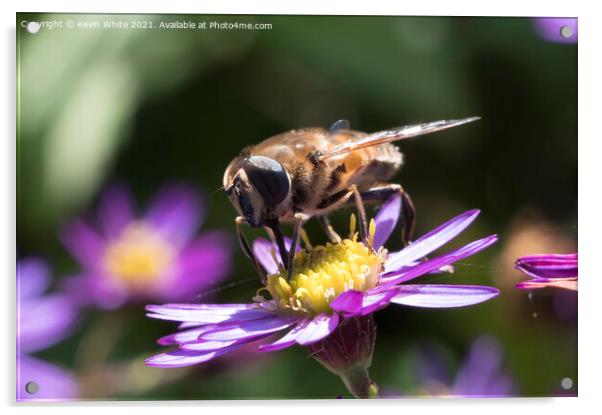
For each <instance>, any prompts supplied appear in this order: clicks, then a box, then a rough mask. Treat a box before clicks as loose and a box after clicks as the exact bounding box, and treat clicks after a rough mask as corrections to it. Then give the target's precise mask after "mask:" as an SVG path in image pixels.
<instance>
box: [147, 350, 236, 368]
mask: <svg viewBox="0 0 602 415" xmlns="http://www.w3.org/2000/svg"><path fill="white" fill-rule="evenodd" d="M240 347H241V345H238V344H236V345H233V346H230V347H224V348H223V349H219V350H213V351H210V352H194V351H190V350H182V349H178V350H172V351H170V352H167V353H161V354H159V355H156V356H152V357H149V358H148V359H146V360H145V361H144V362H145V363H146V364H147V365H148V366H155V367H183V366H191V365H196V364H198V363H204V362H208V361H209V360H211V359H213V358H216V357H218V356H221V355H223V354H225V353H228V352H231V351H233V350H236V349H238V348H240Z"/></svg>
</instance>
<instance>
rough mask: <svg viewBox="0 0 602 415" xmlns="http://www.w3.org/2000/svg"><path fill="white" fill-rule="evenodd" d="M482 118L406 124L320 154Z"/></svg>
mask: <svg viewBox="0 0 602 415" xmlns="http://www.w3.org/2000/svg"><path fill="white" fill-rule="evenodd" d="M479 119H481V117H469V118H462V119H459V120H442V121H433V122H427V123H423V124H415V125H406V126H404V127H398V128H393V129H391V130H385V131H379V132H376V133H373V134H369V135H367V136H365V137H362V138H360V139H358V140H350V141H347V142H345V143H343V144H339V145H337V146H334V147H333V148H331V149H330V150H328V151H327V152H325V153H323V154H322V155H321V156H320V159H322V160H324V159H328V158H330V157H335V156H338V155H341V154H345V153H349V152H350V151H354V150H358V149H360V148H366V147H372V146H376V145H379V144H384V143H391V142H393V141H398V140H403V139H406V138H410V137H416V136H419V135H425V134H431V133H434V132H437V131H441V130H446V129H448V128H452V127H457V126H459V125H462V124H466V123H469V122H473V121H476V120H479Z"/></svg>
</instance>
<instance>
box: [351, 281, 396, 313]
mask: <svg viewBox="0 0 602 415" xmlns="http://www.w3.org/2000/svg"><path fill="white" fill-rule="evenodd" d="M395 294H397V287H395V288H393V289H391V290H388V291H383V292H374V293H372V292H369V293H367V294H366V295H365V296H364V301H363V303H362V308H361V310H360V315H362V316H367V315H368V314H372V313H374V312H375V311H378V310H380V309H381V308H385V307H386V306H388V305H389V304H391V299H392V298H393V297H395Z"/></svg>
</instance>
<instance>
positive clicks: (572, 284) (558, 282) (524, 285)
mask: <svg viewBox="0 0 602 415" xmlns="http://www.w3.org/2000/svg"><path fill="white" fill-rule="evenodd" d="M546 287H553V288H564V289H565V290H572V291H577V278H550V279H545V280H544V279H542V280H530V281H523V282H519V283H518V284H516V288H520V289H523V290H533V289H539V288H546Z"/></svg>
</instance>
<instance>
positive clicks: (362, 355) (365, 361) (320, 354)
mask: <svg viewBox="0 0 602 415" xmlns="http://www.w3.org/2000/svg"><path fill="white" fill-rule="evenodd" d="M375 340H376V325H375V324H374V319H373V317H372V315H371V314H370V315H367V316H363V317H354V318H350V319H345V320H343V321H342V322H341V323H340V324H339V327H337V329H336V330H335V331H334V332H333V333H332V334H331V335H330V336H328V337H326V338H325V339H324V340H322V341H320V342H317V343H314V344H311V345H309V346H308V348H309V350H310V351H311V356H312V357H313V358H314V359H316V360H317V361H318V362H319V363H320V364H322V365H323V366H324V367H325V368H326V369H328V370H330V371H331V372H332V373H334V374H336V375H338V376H340V377H341V379H342V380H343V382H344V383H345V386H347V389H349V391H350V392H351V393H352V394H353V395H354V396H355V397H356V398H376V397H377V396H378V387H377V386H376V384H375V383H374V382H373V381H372V380H371V379H370V377H369V376H368V369H369V368H370V365H371V364H372V353H373V352H374V343H375Z"/></svg>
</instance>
